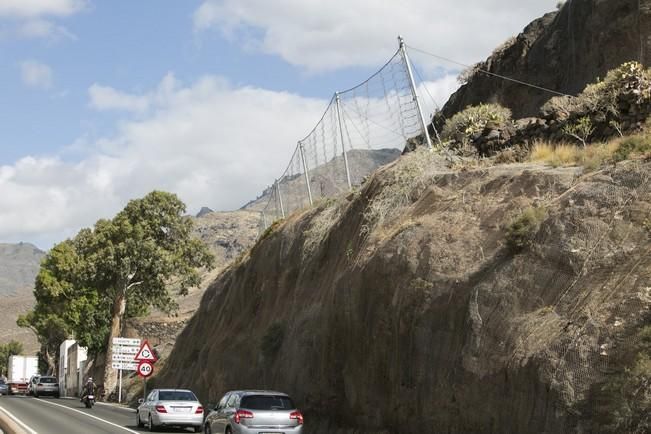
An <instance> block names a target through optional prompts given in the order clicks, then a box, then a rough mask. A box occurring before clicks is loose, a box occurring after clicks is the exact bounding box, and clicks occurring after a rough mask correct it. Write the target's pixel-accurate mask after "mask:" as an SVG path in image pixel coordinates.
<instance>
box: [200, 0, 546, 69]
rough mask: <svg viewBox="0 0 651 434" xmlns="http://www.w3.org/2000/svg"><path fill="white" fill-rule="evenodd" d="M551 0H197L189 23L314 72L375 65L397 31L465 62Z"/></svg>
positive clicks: (541, 10)
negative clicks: (198, 2)
mask: <svg viewBox="0 0 651 434" xmlns="http://www.w3.org/2000/svg"><path fill="white" fill-rule="evenodd" d="M556 3H557V0H543V1H541V0H440V1H432V0H404V1H401V2H392V3H390V4H389V3H387V2H378V1H377V0H331V1H314V0H313V1H306V0H276V1H273V2H270V1H268V0H249V1H246V2H242V1H240V0H204V1H203V3H202V4H201V5H200V7H199V8H198V9H197V10H196V11H195V13H194V27H195V30H197V31H203V30H206V29H209V28H213V27H215V28H218V29H219V30H220V31H222V32H223V33H224V34H225V35H227V36H228V37H230V38H232V39H234V40H237V41H239V42H240V43H241V44H242V45H244V46H247V47H250V46H257V47H258V48H259V49H260V50H261V51H263V52H266V53H271V54H277V55H279V56H281V57H282V58H283V59H285V60H286V61H287V62H289V63H291V64H293V65H299V66H302V67H305V68H307V69H309V70H315V71H316V70H329V69H336V68H341V67H347V66H354V65H371V66H372V65H377V64H378V63H380V62H381V61H383V60H384V59H386V58H387V57H388V56H389V54H390V52H391V50H392V49H393V47H395V48H397V42H396V39H395V38H396V36H397V35H398V34H402V35H403V36H404V37H405V38H406V41H407V43H408V44H412V45H413V46H417V47H420V48H423V49H429V50H431V51H434V52H436V53H437V54H441V55H443V56H447V57H451V58H453V59H458V60H460V61H462V62H466V63H472V62H476V61H478V60H480V59H482V58H484V57H486V56H487V55H488V54H490V52H491V50H492V49H493V48H494V47H495V46H497V45H498V44H500V43H501V42H503V41H504V40H505V39H506V38H507V37H509V36H511V35H513V34H516V33H518V32H520V31H521V30H522V28H523V27H524V26H525V25H526V24H527V23H528V22H529V21H530V20H532V19H533V18H536V17H538V16H540V15H541V14H542V13H544V12H548V11H551V10H553V8H554V5H555V4H556ZM251 30H254V31H251ZM251 35H259V36H251ZM444 66H445V67H450V66H449V65H445V64H444ZM451 69H456V67H452V68H451Z"/></svg>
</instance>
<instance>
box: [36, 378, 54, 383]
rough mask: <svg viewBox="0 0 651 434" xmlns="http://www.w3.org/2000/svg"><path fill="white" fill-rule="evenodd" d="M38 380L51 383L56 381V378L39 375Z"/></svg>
mask: <svg viewBox="0 0 651 434" xmlns="http://www.w3.org/2000/svg"><path fill="white" fill-rule="evenodd" d="M38 382H39V383H47V384H52V383H56V382H57V379H56V378H54V377H41V378H40V380H38Z"/></svg>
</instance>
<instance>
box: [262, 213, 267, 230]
mask: <svg viewBox="0 0 651 434" xmlns="http://www.w3.org/2000/svg"><path fill="white" fill-rule="evenodd" d="M262 227H263V229H267V215H266V214H265V213H264V211H262Z"/></svg>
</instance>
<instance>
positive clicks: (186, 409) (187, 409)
mask: <svg viewBox="0 0 651 434" xmlns="http://www.w3.org/2000/svg"><path fill="white" fill-rule="evenodd" d="M191 409H192V407H172V411H174V413H189V412H190V410H191Z"/></svg>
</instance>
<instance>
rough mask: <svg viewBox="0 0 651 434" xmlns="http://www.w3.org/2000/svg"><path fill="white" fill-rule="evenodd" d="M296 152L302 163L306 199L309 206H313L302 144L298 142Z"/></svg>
mask: <svg viewBox="0 0 651 434" xmlns="http://www.w3.org/2000/svg"><path fill="white" fill-rule="evenodd" d="M298 152H300V154H301V161H302V162H303V172H304V173H305V186H306V187H307V197H308V198H309V199H310V206H312V205H314V202H313V201H312V188H311V187H310V174H309V173H308V171H307V163H306V162H305V149H303V143H301V142H298Z"/></svg>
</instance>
